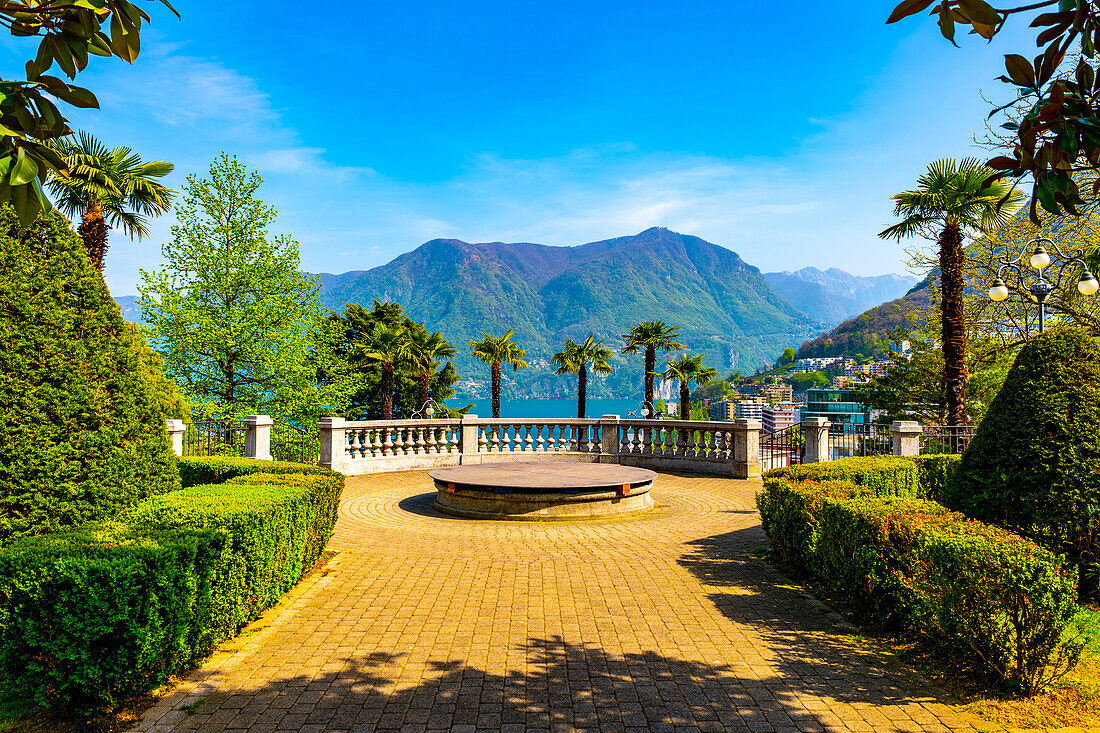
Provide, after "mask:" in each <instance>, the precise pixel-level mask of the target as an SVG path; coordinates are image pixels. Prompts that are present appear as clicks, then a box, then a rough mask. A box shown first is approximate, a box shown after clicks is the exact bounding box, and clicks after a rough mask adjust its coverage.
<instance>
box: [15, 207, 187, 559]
mask: <svg viewBox="0 0 1100 733" xmlns="http://www.w3.org/2000/svg"><path fill="white" fill-rule="evenodd" d="M150 370H151V362H150V360H149V358H148V353H147V349H146V348H145V345H144V344H143V343H142V342H141V337H140V335H138V334H137V333H136V332H135V330H134V329H132V328H129V327H128V326H127V324H126V323H125V322H124V321H123V320H122V315H121V313H120V312H119V309H118V306H117V305H116V304H115V302H114V301H113V300H112V299H111V296H110V293H108V291H107V287H106V285H105V284H104V283H103V279H102V277H101V276H100V274H99V273H98V272H97V270H96V268H95V266H94V265H93V264H92V263H91V261H90V260H89V259H88V255H87V253H86V252H85V251H84V246H83V244H82V243H81V241H80V239H79V238H78V237H77V236H76V234H75V233H74V232H73V231H72V228H71V227H70V226H69V223H68V222H67V221H65V219H63V218H62V217H61V216H59V215H58V214H56V213H50V214H43V215H42V216H40V217H39V218H38V219H37V220H35V221H34V222H33V223H32V224H30V225H29V226H25V227H24V226H21V225H20V224H19V220H18V218H17V216H16V214H15V212H14V211H13V210H12V209H11V207H9V206H5V207H2V208H0V544H4V543H7V542H8V541H10V540H11V539H12V538H14V537H18V536H21V535H28V534H40V533H42V532H48V531H51V530H55V529H57V528H60V527H63V526H67V525H73V524H77V523H79V522H82V521H84V520H88V519H96V518H100V517H105V516H109V515H111V514H112V513H114V512H115V511H117V510H118V509H120V508H122V507H124V506H126V505H128V504H130V503H132V502H134V501H136V500H138V499H142V498H144V497H147V496H149V495H151V494H157V493H161V492H165V491H170V490H172V489H175V488H178V486H179V475H178V472H177V470H176V465H175V458H174V457H173V456H172V454H171V450H170V446H169V442H168V438H167V434H166V432H165V426H164V420H165V409H166V406H165V404H164V403H165V400H163V399H161V396H160V395H159V393H158V388H157V386H156V385H155V384H154V382H155V380H154V379H152V378H151V374H150ZM160 391H163V389H161V390H160Z"/></svg>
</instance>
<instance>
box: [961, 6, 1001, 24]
mask: <svg viewBox="0 0 1100 733" xmlns="http://www.w3.org/2000/svg"><path fill="white" fill-rule="evenodd" d="M959 8H961V9H962V10H963V12H965V13H966V17H967V19H969V20H970V22H971V23H983V24H985V25H996V24H997V23H999V22H1000V20H1001V16H1000V15H999V14H998V13H997V11H996V10H994V9H993V8H992V7H990V5H989V3H987V2H985V0H959Z"/></svg>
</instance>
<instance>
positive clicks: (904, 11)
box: [166, 0, 936, 24]
mask: <svg viewBox="0 0 1100 733" xmlns="http://www.w3.org/2000/svg"><path fill="white" fill-rule="evenodd" d="M935 1H936V0H905V2H903V3H899V4H898V6H897V7H896V8H894V12H892V13H890V17H889V18H887V19H886V23H887V24H890V23H897V22H898V21H899V20H901V19H902V18H907V17H909V16H910V15H914V14H915V13H919V12H920V11H922V10H924V9H925V8H927V7H928V6H929V5H931V4H932V3H934V2H935ZM166 4H167V3H166ZM169 7H170V6H169Z"/></svg>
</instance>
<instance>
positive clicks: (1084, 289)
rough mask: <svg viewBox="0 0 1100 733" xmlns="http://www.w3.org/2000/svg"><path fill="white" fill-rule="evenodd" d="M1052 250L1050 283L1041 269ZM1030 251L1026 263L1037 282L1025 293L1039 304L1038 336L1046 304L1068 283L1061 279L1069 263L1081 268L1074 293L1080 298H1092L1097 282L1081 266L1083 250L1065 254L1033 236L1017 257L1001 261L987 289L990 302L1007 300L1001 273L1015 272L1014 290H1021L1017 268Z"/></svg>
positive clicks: (1021, 277) (1098, 286) (1021, 276)
mask: <svg viewBox="0 0 1100 733" xmlns="http://www.w3.org/2000/svg"><path fill="white" fill-rule="evenodd" d="M1048 246H1049V247H1050V249H1053V250H1054V252H1055V253H1056V254H1057V255H1058V259H1059V260H1060V262H1059V263H1058V264H1056V265H1055V267H1056V268H1057V275H1056V276H1055V277H1054V278H1053V280H1048V279H1047V278H1046V277H1044V273H1043V270H1045V269H1046V268H1047V267H1050V265H1051V258H1050V252H1049V251H1048V250H1047V247H1048ZM1028 250H1031V257H1030V258H1029V259H1028V263H1029V264H1030V265H1031V266H1032V267H1033V268H1034V269H1035V271H1036V273H1037V279H1036V280H1035V282H1034V283H1032V284H1031V285H1028V286H1026V288H1027V291H1028V292H1029V293H1031V296H1032V297H1033V298H1034V299H1035V302H1036V303H1038V304H1039V333H1042V332H1043V330H1044V329H1045V328H1046V302H1047V298H1049V297H1050V294H1051V293H1053V292H1054V291H1056V290H1064V289H1065V288H1064V286H1065V285H1066V284H1068V283H1069V279H1068V278H1066V277H1065V274H1066V268H1067V267H1069V266H1070V265H1073V264H1079V265H1081V267H1082V269H1083V271H1082V273H1081V277H1080V278H1079V279H1078V281H1077V290H1078V291H1079V292H1080V293H1081V294H1082V295H1092V294H1093V293H1095V292H1096V291H1097V289H1100V281H1098V280H1097V279H1096V276H1095V275H1093V274H1092V273H1091V272H1089V268H1088V265H1087V264H1086V263H1085V259H1084V257H1085V251H1084V250H1083V249H1082V248H1080V247H1079V248H1077V250H1075V251H1074V250H1070V251H1069V253H1065V252H1062V250H1061V249H1060V248H1059V247H1058V244H1057V243H1056V242H1054V241H1053V240H1051V239H1047V238H1046V237H1036V238H1035V239H1032V240H1031V241H1030V242H1027V243H1026V244H1024V247H1023V249H1022V250H1020V254H1019V255H1017V256H1016V257H1015V258H1014V259H1011V260H1007V259H1006V260H1001V261H1000V262H1001V266H1000V268H998V270H997V278H996V279H995V280H994V281H993V286H992V287H991V288H989V298H990V300H993V301H994V302H997V303H999V302H1001V301H1002V300H1004V299H1005V298H1007V297H1008V294H1009V288H1008V285H1007V284H1006V283H1005V281H1004V276H1005V273H1006V272H1007V271H1008V270H1012V271H1013V272H1015V273H1016V280H1017V281H1018V283H1019V284H1018V286H1017V287H1016V288H1014V289H1016V290H1020V289H1023V288H1024V287H1025V286H1024V279H1025V271H1024V270H1023V269H1022V267H1021V265H1022V263H1023V259H1024V256H1025V255H1026V254H1027V253H1028Z"/></svg>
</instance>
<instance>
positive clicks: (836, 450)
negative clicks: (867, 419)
mask: <svg viewBox="0 0 1100 733" xmlns="http://www.w3.org/2000/svg"><path fill="white" fill-rule="evenodd" d="M893 450H894V440H893V437H892V436H891V435H890V426H889V425H879V424H876V423H834V424H832V425H830V426H829V460H830V461H835V460H837V459H839V458H851V457H853V456H888V455H890V454H891V453H892V452H893Z"/></svg>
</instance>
